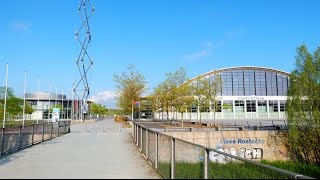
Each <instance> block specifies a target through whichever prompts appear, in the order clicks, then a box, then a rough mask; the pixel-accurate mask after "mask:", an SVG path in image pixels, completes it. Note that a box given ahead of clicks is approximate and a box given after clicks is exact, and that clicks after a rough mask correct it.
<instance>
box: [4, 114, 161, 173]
mask: <svg viewBox="0 0 320 180" xmlns="http://www.w3.org/2000/svg"><path fill="white" fill-rule="evenodd" d="M0 178H1V179H12V178H18V179H40V178H41V179H62V178H67V179H71V178H72V179H89V178H90V179H94V178H96V179H102V178H103V179H120V178H121V179H122V178H123V179H159V178H161V177H160V176H159V175H158V174H157V173H156V172H155V171H154V170H153V168H152V167H151V166H150V165H149V164H148V163H147V161H146V160H145V159H144V158H143V157H142V155H141V154H140V153H139V151H138V150H137V148H136V147H135V145H134V142H133V139H132V136H131V128H120V124H118V123H115V122H114V121H113V120H112V119H108V120H103V121H99V122H96V123H78V124H76V123H73V124H72V125H71V133H70V134H66V135H64V136H60V137H58V138H55V139H52V140H49V141H46V142H43V143H41V144H38V145H35V146H33V147H30V148H26V149H24V150H22V151H19V152H16V153H13V154H11V155H9V156H6V157H3V158H1V159H0Z"/></svg>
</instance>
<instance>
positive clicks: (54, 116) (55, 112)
mask: <svg viewBox="0 0 320 180" xmlns="http://www.w3.org/2000/svg"><path fill="white" fill-rule="evenodd" d="M59 121H60V108H52V122H59Z"/></svg>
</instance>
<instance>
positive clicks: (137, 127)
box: [136, 125, 139, 147]
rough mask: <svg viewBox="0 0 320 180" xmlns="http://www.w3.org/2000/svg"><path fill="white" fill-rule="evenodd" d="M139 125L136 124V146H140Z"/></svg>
mask: <svg viewBox="0 0 320 180" xmlns="http://www.w3.org/2000/svg"><path fill="white" fill-rule="evenodd" d="M138 137H139V126H138V125H136V146H137V147H138Z"/></svg>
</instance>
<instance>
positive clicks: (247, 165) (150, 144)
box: [132, 122, 314, 179]
mask: <svg viewBox="0 0 320 180" xmlns="http://www.w3.org/2000/svg"><path fill="white" fill-rule="evenodd" d="M132 123H133V132H132V135H133V138H134V141H135V143H136V146H137V148H138V149H139V151H140V152H141V154H142V155H143V156H144V157H145V158H146V159H147V160H148V162H149V163H150V165H152V166H153V167H154V168H155V170H156V171H157V172H158V173H159V174H160V175H161V176H162V177H163V178H166V179H261V178H262V179H314V178H312V177H308V176H303V175H302V174H298V173H294V172H290V171H287V170H283V169H280V168H276V167H273V166H270V165H266V164H262V163H259V162H255V161H251V160H248V159H245V158H241V157H238V156H235V155H231V153H230V154H229V153H225V152H220V151H219V150H217V149H213V148H209V147H205V146H202V145H198V144H194V143H191V142H188V141H185V140H182V139H179V138H175V137H172V136H169V135H166V134H163V133H161V132H157V131H154V130H151V129H149V128H146V127H145V126H144V125H143V124H139V123H137V122H132Z"/></svg>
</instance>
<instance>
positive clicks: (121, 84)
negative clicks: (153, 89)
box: [113, 65, 146, 116]
mask: <svg viewBox="0 0 320 180" xmlns="http://www.w3.org/2000/svg"><path fill="white" fill-rule="evenodd" d="M113 80H114V82H115V83H116V88H117V91H116V92H117V94H118V98H117V100H118V101H117V104H118V106H119V107H121V108H122V109H123V110H124V111H125V113H127V114H129V113H130V112H131V111H132V110H133V108H134V107H133V102H135V101H138V100H139V97H140V96H141V94H142V93H143V92H144V91H145V90H146V81H145V77H144V76H143V75H142V74H141V73H140V72H139V71H138V70H137V69H136V68H135V67H134V66H133V65H129V66H128V72H127V73H126V72H122V74H121V75H117V74H114V79H113ZM132 116H133V114H132Z"/></svg>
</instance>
